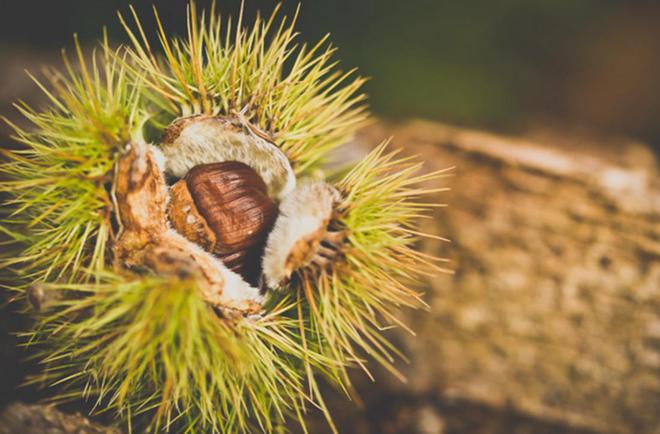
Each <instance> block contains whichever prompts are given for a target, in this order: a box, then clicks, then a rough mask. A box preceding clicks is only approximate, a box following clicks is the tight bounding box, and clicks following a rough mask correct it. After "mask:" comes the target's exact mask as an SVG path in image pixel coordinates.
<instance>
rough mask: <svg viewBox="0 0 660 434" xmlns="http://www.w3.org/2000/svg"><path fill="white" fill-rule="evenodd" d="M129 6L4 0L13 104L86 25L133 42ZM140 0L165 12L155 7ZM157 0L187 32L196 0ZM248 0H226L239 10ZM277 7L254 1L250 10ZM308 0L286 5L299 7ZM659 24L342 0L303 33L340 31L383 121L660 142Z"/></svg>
mask: <svg viewBox="0 0 660 434" xmlns="http://www.w3.org/2000/svg"><path fill="white" fill-rule="evenodd" d="M129 3H130V2H129V1H127V0H107V1H85V0H60V1H57V2H52V1H46V0H41V1H36V0H24V1H15V0H3V1H2V10H3V13H2V14H1V16H0V66H2V69H3V71H4V73H3V79H2V84H1V85H0V86H1V92H2V93H1V95H2V99H3V101H7V100H10V99H11V97H18V96H22V97H25V95H21V92H22V89H23V88H22V86H21V84H22V83H26V81H25V77H24V74H22V72H21V71H22V70H23V69H24V68H26V67H28V68H29V69H30V70H35V69H36V70H38V67H39V64H40V63H50V62H51V61H52V60H53V58H55V57H56V56H57V55H58V54H57V52H58V50H59V49H60V48H61V47H70V46H71V44H72V34H73V33H74V32H77V33H78V34H79V37H80V39H81V40H82V41H84V42H90V43H91V42H93V41H95V40H96V39H97V38H99V36H100V29H101V27H102V26H107V28H108V31H109V34H110V36H111V38H112V39H114V40H116V41H117V42H121V41H124V40H125V39H124V32H123V30H122V29H121V26H120V25H119V23H118V20H117V19H116V11H117V10H122V11H124V12H127V5H128V4H129ZM133 3H134V4H135V7H136V9H138V11H139V12H140V16H142V17H150V16H151V4H152V2H133ZM154 3H155V4H156V5H157V6H158V8H159V10H160V12H161V16H162V18H163V21H164V22H165V25H166V28H168V29H169V30H170V31H171V32H173V33H182V32H184V28H185V13H184V9H183V8H184V6H183V4H184V2H183V1H156V2H154ZM199 3H200V4H201V5H204V4H205V3H209V2H205V1H200V2H199ZM239 4H240V2H238V1H235V0H221V1H218V5H219V9H220V10H221V11H222V12H223V13H224V14H232V15H234V16H236V15H237V11H238V8H239V6H238V5H239ZM273 5H274V2H272V1H265V0H251V1H247V2H246V12H247V13H246V17H250V16H253V14H254V12H255V11H256V10H258V9H262V10H263V11H264V13H269V12H270V10H271V9H272V7H273ZM297 5H298V2H292V1H285V2H284V5H283V6H284V7H283V9H284V10H285V11H286V12H287V13H288V14H293V12H294V11H295V9H296V7H297ZM144 21H145V24H146V25H147V26H148V27H152V28H153V21H152V20H149V19H145V20H144ZM658 23H660V3H659V2H657V1H654V0H647V1H644V0H630V1H624V0H579V1H572V0H535V1H526V0H499V1H490V0H467V1H451V0H408V1H397V0H357V1H351V0H335V1H309V2H303V4H302V10H301V13H300V20H299V25H298V28H299V29H300V31H301V33H302V35H303V39H304V40H307V41H316V40H317V39H318V38H320V37H321V36H323V35H324V34H325V33H328V32H330V33H331V34H332V40H333V41H334V43H335V45H337V46H338V47H339V48H340V51H339V55H338V57H339V58H340V59H341V60H342V65H343V67H344V68H352V67H354V66H355V67H358V68H359V71H360V73H361V74H363V75H365V76H368V77H371V81H370V82H369V83H368V85H367V88H366V89H367V91H368V93H369V94H370V98H371V99H370V103H371V106H372V107H373V111H374V112H375V113H376V114H378V115H381V116H386V117H389V118H396V119H403V118H410V117H419V116H422V117H426V118H430V119H440V120H442V121H445V122H452V123H460V124H463V125H471V126H480V127H489V128H497V129H500V130H507V131H517V130H520V129H522V128H527V127H530V126H534V125H536V124H538V123H544V124H547V123H550V122H551V123H552V124H556V123H562V124H565V125H566V126H570V127H579V128H582V127H590V128H594V129H598V130H599V131H602V132H606V133H616V134H626V135H629V136H632V137H635V138H640V139H643V140H645V141H648V142H651V143H654V144H656V145H657V144H658V142H660V122H658V113H660V98H658V86H657V80H658V77H660V56H658V53H660V25H658ZM25 56H28V58H27V59H25ZM21 59H24V60H21ZM3 113H6V110H3Z"/></svg>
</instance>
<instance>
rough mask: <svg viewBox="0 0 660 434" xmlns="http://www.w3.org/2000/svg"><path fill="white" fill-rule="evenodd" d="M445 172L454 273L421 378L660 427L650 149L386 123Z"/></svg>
mask: <svg viewBox="0 0 660 434" xmlns="http://www.w3.org/2000/svg"><path fill="white" fill-rule="evenodd" d="M390 135H393V136H394V137H395V140H394V143H395V144H396V145H399V146H405V147H406V148H407V149H408V150H409V151H410V152H411V153H415V154H419V155H421V156H422V157H423V159H424V160H425V161H426V162H427V169H428V170H434V169H439V168H444V167H447V166H455V167H456V169H455V176H454V177H453V178H452V179H449V180H444V181H443V182H445V183H446V185H449V186H450V187H451V188H452V191H451V193H450V194H442V195H440V196H438V197H437V198H436V199H437V200H438V201H440V202H443V203H448V204H449V207H448V208H444V209H441V210H440V211H439V212H438V213H437V215H436V216H435V218H434V219H432V220H428V221H427V223H426V224H425V229H426V230H427V231H428V232H431V233H433V234H437V235H441V236H445V237H450V238H451V239H452V243H451V245H447V244H443V243H439V242H430V241H429V242H425V246H424V247H425V249H427V250H429V251H432V252H433V253H436V254H438V255H440V256H449V257H450V258H451V260H452V267H453V268H454V269H455V273H454V274H453V275H441V276H438V277H437V278H435V279H433V280H431V281H429V282H428V284H429V289H428V293H427V301H428V303H429V304H430V306H431V312H430V313H429V314H426V313H420V312H416V313H414V314H412V315H410V317H409V322H410V323H411V325H412V328H413V329H414V330H416V331H417V332H418V336H416V337H409V336H402V337H401V339H402V340H403V343H404V346H405V348H406V350H407V353H408V354H409V355H410V356H411V357H412V363H411V364H410V365H407V366H404V367H402V369H403V371H404V373H405V374H406V375H407V376H408V378H409V383H408V384H407V385H405V386H404V385H398V386H394V385H388V387H391V388H392V390H391V393H397V390H399V391H401V393H409V394H413V395H416V396H428V395H429V394H434V393H438V394H441V395H442V396H443V397H456V398H459V399H467V400H469V401H473V402H479V403H486V404H488V405H490V406H492V407H495V408H502V409H507V410H509V409H513V410H515V411H520V412H522V413H525V414H529V415H532V416H534V417H537V418H541V419H544V420H548V421H552V422H559V423H561V424H564V425H566V426H571V427H583V428H589V429H592V430H597V431H601V432H636V433H641V432H649V433H650V432H658V430H660V416H659V415H660V260H659V259H660V171H659V169H658V162H657V161H656V159H655V156H654V154H653V152H652V151H651V150H650V148H649V147H647V146H645V145H643V144H639V143H634V142H631V141H612V143H607V144H606V143H598V142H593V141H590V142H586V141H584V140H566V139H565V138H562V139H558V138H549V137H545V138H543V139H540V140H536V141H534V140H523V139H517V138H511V137H503V136H498V135H493V134H487V133H482V132H478V131H472V130H467V129H461V128H454V127H450V126H446V125H441V124H432V123H428V122H422V121H413V122H409V123H406V124H403V125H399V126H393V127H385V126H382V125H379V126H375V127H373V128H371V130H368V131H367V132H365V134H364V135H363V136H361V137H360V138H359V140H358V143H362V144H364V145H365V147H367V144H369V146H370V145H373V143H376V142H377V141H378V140H380V139H381V138H382V137H387V136H390Z"/></svg>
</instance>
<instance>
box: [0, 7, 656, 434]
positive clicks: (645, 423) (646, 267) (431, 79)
mask: <svg viewBox="0 0 660 434" xmlns="http://www.w3.org/2000/svg"><path fill="white" fill-rule="evenodd" d="M134 3H135V7H136V9H137V10H138V14H139V15H140V16H141V17H142V18H143V23H144V25H145V28H146V30H147V34H151V35H153V34H154V32H153V30H154V21H153V20H151V19H150V17H152V13H151V2H137V1H136V2H134ZM154 3H155V4H156V6H157V7H158V9H159V12H160V16H161V18H162V20H163V22H164V24H165V28H166V29H167V30H168V31H169V32H170V33H172V34H177V33H178V34H184V33H185V3H186V2H185V1H183V0H181V1H155V2H154ZM209 3H210V2H206V1H202V0H200V1H198V4H199V5H200V6H202V7H203V6H208V5H209ZM217 3H218V9H219V10H220V11H221V12H222V14H224V15H230V14H231V15H232V16H234V17H235V16H237V15H238V10H239V8H240V2H239V1H235V0H218V1H217ZM245 3H246V4H245V16H246V21H247V22H249V21H250V17H253V16H254V14H255V13H256V11H257V10H261V11H262V12H263V13H264V14H269V13H270V11H271V10H272V8H273V7H274V5H275V3H274V2H271V1H264V0H245ZM0 4H1V6H2V7H1V8H0V10H1V11H2V13H1V14H0V70H1V71H2V75H1V78H0V113H2V114H3V115H5V116H7V117H8V118H10V119H16V113H15V111H14V110H13V109H12V108H11V103H12V101H14V100H17V99H23V100H26V101H28V102H34V103H36V104H37V105H38V104H39V101H40V98H41V96H40V95H39V93H38V92H37V91H36V87H35V86H34V85H33V84H32V83H31V82H30V80H29V79H28V78H27V77H26V75H25V74H24V72H23V70H24V69H28V70H30V71H32V72H35V73H38V72H39V70H40V68H41V67H42V66H45V65H57V64H58V63H59V56H60V54H59V50H60V48H62V47H65V48H66V49H68V50H69V51H71V47H72V42H73V38H72V35H73V33H74V32H77V34H78V36H79V38H80V40H81V41H82V43H83V46H85V47H87V48H89V47H91V46H93V44H94V43H95V41H96V40H97V39H98V38H99V36H100V34H101V33H100V30H101V28H102V26H107V29H108V34H109V36H110V39H111V40H112V41H114V42H115V43H117V44H120V43H122V42H124V41H125V35H124V32H123V29H122V28H121V26H120V25H119V21H118V19H117V17H116V11H117V10H120V11H122V12H123V13H125V14H128V13H129V11H128V4H129V1H125V0H104V1H100V0H99V1H90V0H58V1H47V0H41V1H35V0H20V1H19V0H0ZM297 6H298V2H291V1H284V3H283V6H282V9H283V10H284V13H286V14H287V15H289V16H291V15H293V14H294V12H295V10H296V8H297ZM298 29H299V30H300V32H301V33H302V38H301V40H304V41H309V42H315V41H316V40H318V39H319V38H321V37H322V36H323V35H325V34H326V33H328V32H329V33H331V34H332V37H331V40H332V41H333V44H334V45H336V46H337V47H339V52H338V54H337V58H338V59H341V66H342V67H343V68H344V69H349V68H352V67H357V68H358V69H359V73H360V74H361V75H365V76H368V77H370V81H369V82H368V83H367V85H366V88H365V90H366V91H367V93H368V94H369V104H370V106H371V108H372V111H373V112H374V114H375V115H376V116H377V118H378V119H379V120H378V122H377V123H376V124H375V125H374V126H372V127H370V128H369V129H367V130H365V131H364V132H363V133H361V134H360V135H359V137H358V138H357V139H356V141H355V143H354V145H355V147H356V149H357V148H359V149H364V150H365V151H366V149H367V148H369V147H370V146H372V145H374V144H375V143H377V142H378V141H380V140H381V139H382V138H383V137H387V136H389V135H394V136H395V143H396V144H398V145H405V146H406V147H407V149H408V150H409V152H411V153H417V154H420V155H422V157H423V158H424V159H425V160H426V161H427V165H428V170H432V169H440V168H444V167H449V166H455V167H456V169H455V176H454V177H453V178H451V179H449V180H446V183H445V184H443V186H445V185H449V186H450V187H451V188H452V192H451V193H449V194H444V195H440V196H438V197H437V201H439V202H444V203H448V204H449V205H450V206H449V207H448V208H447V209H446V210H445V209H443V210H439V211H438V213H437V214H435V215H434V219H431V220H429V221H428V222H427V223H426V227H425V229H426V230H428V231H429V232H432V233H435V234H438V235H441V236H446V237H449V238H451V239H452V244H451V245H448V244H446V243H433V242H427V243H424V244H423V245H422V246H421V247H423V248H424V249H426V250H427V251H429V252H432V253H435V254H438V255H440V256H445V257H449V258H450V259H451V261H452V262H451V266H452V268H454V269H455V273H454V274H453V275H447V276H439V277H437V278H435V279H430V280H429V281H427V282H425V290H426V292H427V296H426V297H427V302H428V303H429V305H430V306H431V313H415V314H409V317H408V318H407V320H408V322H409V323H410V324H411V325H412V328H413V329H415V330H416V331H417V332H418V336H417V337H410V336H407V335H404V334H397V333H394V334H393V335H392V339H394V340H395V341H397V342H398V343H399V345H401V346H402V347H403V348H404V350H405V352H406V354H408V355H409V356H410V362H409V363H401V364H400V369H401V370H402V371H403V372H404V374H406V375H407V377H408V378H409V381H408V383H406V384H402V383H398V382H397V381H395V380H392V378H391V376H389V375H388V374H386V373H378V372H377V373H376V377H377V383H376V384H373V383H371V382H370V381H368V380H367V379H366V378H365V377H364V376H363V375H356V379H355V381H356V384H357V389H358V396H356V398H355V399H354V400H353V401H347V400H346V399H345V397H344V396H341V395H340V394H333V393H330V405H331V408H332V411H333V413H334V414H335V415H336V418H337V423H338V426H339V427H340V429H341V431H342V432H345V433H356V434H388V433H390V434H394V433H401V434H403V433H406V434H414V433H419V434H447V433H456V434H467V433H492V434H504V433H507V434H508V433H657V432H660V419H659V416H658V414H660V175H659V170H658V163H657V156H658V152H659V151H660V86H659V85H658V80H659V79H660V2H658V1H657V0H648V1H643V0H628V1H624V0H535V1H529V0H498V1H493V0H465V1H450V0H407V1H398V0H353V1H349V0H333V1H303V2H302V8H301V11H300V17H299V20H298ZM420 119H425V120H424V121H421V120H420ZM483 131H488V133H485V132H483ZM6 132H7V129H6V127H5V126H4V125H3V126H2V127H0V134H2V135H3V136H2V138H3V141H4V142H6V143H10V142H9V139H6V138H5V137H4V135H5V134H6ZM443 182H444V181H443ZM20 321H21V317H20V316H18V315H15V314H10V313H9V312H3V315H1V316H0V325H1V328H2V332H3V339H2V341H1V346H0V351H1V353H0V359H2V361H3V365H2V369H3V375H2V376H0V377H1V378H2V380H0V381H1V382H2V383H1V386H2V388H1V390H0V392H1V394H0V395H1V396H0V398H1V399H0V404H2V405H5V406H6V405H9V404H10V403H11V402H12V401H14V400H16V399H20V400H22V401H26V402H34V401H35V399H36V398H37V397H38V395H36V394H35V393H34V391H33V390H30V389H21V388H18V389H17V385H18V384H19V383H20V382H21V381H22V380H23V378H24V375H25V373H26V372H27V371H29V370H30V369H32V368H31V367H30V365H29V364H27V363H25V362H23V361H22V360H23V359H22V358H23V357H24V356H25V354H23V353H21V352H20V350H19V349H17V347H16V344H17V342H18V341H17V339H16V338H15V336H13V335H12V334H11V333H12V332H13V331H15V330H17V329H19V323H20ZM68 410H71V409H68ZM21 411H24V413H25V415H23V414H24V413H23V412H21ZM21 411H19V410H18V409H17V408H16V407H5V410H4V413H3V415H4V416H0V418H1V417H5V418H6V417H8V416H9V417H13V416H12V415H14V416H15V417H17V418H23V419H24V422H25V423H28V425H29V423H30V419H31V418H32V417H34V416H33V415H34V414H35V413H34V412H31V411H32V410H30V409H27V410H26V409H23V410H21ZM34 411H35V412H36V411H37V410H34ZM39 411H41V410H39ZM44 417H46V416H44ZM49 417H51V416H48V417H46V418H49ZM75 423H77V422H76V421H75V420H74V421H73V422H72V424H73V426H74V427H75ZM310 424H311V430H310V432H312V433H324V432H328V428H327V426H326V425H325V423H324V422H323V420H322V417H321V416H320V415H318V414H314V413H312V414H311V415H310ZM2 432H3V431H2V428H1V427H0V433H2ZM6 432H12V431H6ZM22 432H37V431H28V430H27V428H26V430H25V431H22ZM54 432H78V431H67V430H66V429H64V428H62V429H61V430H60V431H54ZM85 432H97V431H91V428H90V431H85ZM99 432H101V431H99ZM103 432H105V431H103Z"/></svg>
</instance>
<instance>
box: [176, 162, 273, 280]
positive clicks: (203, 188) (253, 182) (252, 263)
mask: <svg viewBox="0 0 660 434" xmlns="http://www.w3.org/2000/svg"><path fill="white" fill-rule="evenodd" d="M170 196H171V198H170V203H169V205H168V215H169V218H170V222H171V223H172V226H173V227H174V229H176V230H177V231H178V232H179V233H181V234H182V235H183V236H184V237H186V238H187V239H189V240H190V241H193V242H194V243H196V244H198V245H199V246H200V247H202V248H203V249H204V250H206V251H208V252H211V253H213V254H215V255H216V256H217V257H218V258H220V260H221V261H222V262H223V263H224V264H225V265H226V266H227V267H228V268H229V269H231V270H233V271H235V272H236V273H238V274H240V275H241V276H242V277H243V278H244V279H245V280H246V281H247V282H248V283H251V284H256V283H257V280H258V277H259V275H260V267H261V257H262V255H263V251H264V247H265V243H266V238H267V237H268V233H269V232H270V230H271V228H272V226H273V223H274V222H275V218H276V217H277V205H276V204H275V202H274V201H273V200H272V199H271V198H270V197H269V196H268V188H267V186H266V184H265V183H264V181H263V180H262V179H261V177H260V176H259V174H257V172H256V171H255V170H254V169H252V168H251V167H250V166H248V165H246V164H243V163H240V162H238V161H226V162H221V163H211V164H201V165H198V166H195V167H193V168H192V169H191V170H190V171H189V172H188V173H187V174H186V176H185V177H184V178H183V179H181V180H179V181H178V182H177V183H175V184H174V185H173V186H172V188H171V189H170Z"/></svg>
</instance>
